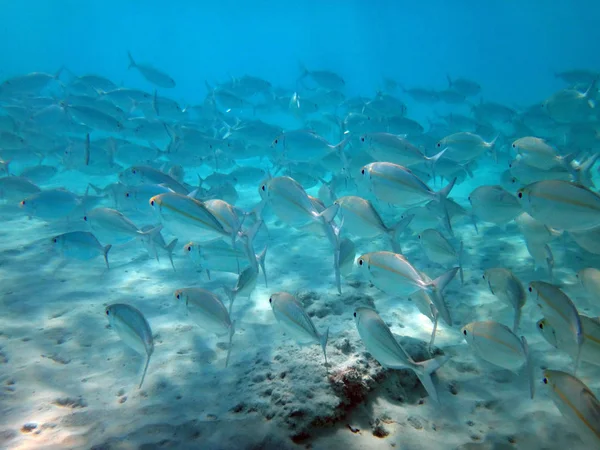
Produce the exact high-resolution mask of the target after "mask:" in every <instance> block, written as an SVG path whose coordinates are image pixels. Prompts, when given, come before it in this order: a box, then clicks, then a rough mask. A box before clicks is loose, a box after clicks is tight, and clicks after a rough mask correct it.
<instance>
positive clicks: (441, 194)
mask: <svg viewBox="0 0 600 450" xmlns="http://www.w3.org/2000/svg"><path fill="white" fill-rule="evenodd" d="M456 179H457V178H456V177H454V179H453V180H452V181H451V182H450V183H448V184H447V185H446V186H445V187H444V188H443V189H441V190H440V191H438V192H437V193H436V200H437V201H438V202H440V203H441V205H442V209H443V210H444V217H443V221H444V226H445V227H446V229H447V230H448V232H449V233H450V235H451V236H454V231H453V230H452V222H451V221H450V215H449V214H448V206H447V204H446V198H447V197H448V194H450V191H451V190H452V188H453V187H454V184H455V183H456Z"/></svg>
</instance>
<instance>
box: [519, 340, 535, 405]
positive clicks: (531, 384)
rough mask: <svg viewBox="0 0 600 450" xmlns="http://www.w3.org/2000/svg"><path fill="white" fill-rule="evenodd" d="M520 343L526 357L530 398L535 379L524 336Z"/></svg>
mask: <svg viewBox="0 0 600 450" xmlns="http://www.w3.org/2000/svg"><path fill="white" fill-rule="evenodd" d="M521 343H522V344H523V351H524V352H525V358H526V366H527V380H528V381H529V394H530V396H531V399H532V400H533V397H534V396H535V381H534V379H533V369H534V367H533V361H532V359H531V354H530V353H529V345H528V344H527V339H525V336H521Z"/></svg>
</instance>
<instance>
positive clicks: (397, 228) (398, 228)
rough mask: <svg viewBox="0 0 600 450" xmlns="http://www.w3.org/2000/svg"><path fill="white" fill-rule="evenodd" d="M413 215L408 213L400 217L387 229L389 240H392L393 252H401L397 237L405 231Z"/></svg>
mask: <svg viewBox="0 0 600 450" xmlns="http://www.w3.org/2000/svg"><path fill="white" fill-rule="evenodd" d="M414 217H415V215H414V214H408V215H406V216H405V217H403V218H402V219H400V221H398V223H397V224H396V225H394V226H393V228H391V229H389V230H388V235H389V237H390V240H391V241H392V249H393V250H394V252H396V253H400V254H402V248H401V246H400V243H399V242H398V237H399V236H400V234H402V233H404V232H405V231H406V229H407V228H408V225H410V222H411V221H412V220H413V218H414Z"/></svg>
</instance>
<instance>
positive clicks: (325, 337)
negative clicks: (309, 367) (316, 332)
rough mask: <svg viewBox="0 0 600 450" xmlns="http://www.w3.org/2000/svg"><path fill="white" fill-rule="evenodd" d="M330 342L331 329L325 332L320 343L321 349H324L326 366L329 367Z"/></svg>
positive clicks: (320, 338)
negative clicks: (328, 344) (328, 350)
mask: <svg viewBox="0 0 600 450" xmlns="http://www.w3.org/2000/svg"><path fill="white" fill-rule="evenodd" d="M328 340H329V327H327V329H326V330H325V333H323V334H322V335H321V336H319V341H320V343H321V348H322V349H323V356H325V365H327V341H328Z"/></svg>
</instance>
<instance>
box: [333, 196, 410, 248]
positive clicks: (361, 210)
mask: <svg viewBox="0 0 600 450" xmlns="http://www.w3.org/2000/svg"><path fill="white" fill-rule="evenodd" d="M333 203H334V204H335V205H339V206H340V210H339V212H338V215H339V216H341V217H342V218H343V220H344V230H345V231H347V232H349V233H351V234H353V235H355V236H358V237H361V238H374V237H377V236H381V235H385V236H387V237H388V238H389V240H390V243H391V245H392V248H393V249H394V251H397V252H398V253H402V250H401V248H400V243H399V240H398V238H399V236H400V234H401V233H403V232H404V231H405V230H406V228H407V226H408V225H409V224H410V221H411V220H412V218H413V216H411V215H407V216H406V217H404V218H402V219H401V220H400V221H398V223H396V224H395V225H393V226H392V227H390V228H388V227H387V226H386V225H385V223H384V222H383V219H381V216H380V215H379V213H378V212H377V210H376V209H375V207H374V206H373V204H372V203H371V202H370V201H369V200H365V199H364V198H362V197H357V196H353V195H350V196H344V197H339V198H337V199H336V200H335V201H334V202H333Z"/></svg>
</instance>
